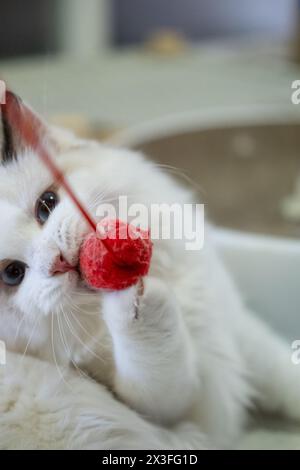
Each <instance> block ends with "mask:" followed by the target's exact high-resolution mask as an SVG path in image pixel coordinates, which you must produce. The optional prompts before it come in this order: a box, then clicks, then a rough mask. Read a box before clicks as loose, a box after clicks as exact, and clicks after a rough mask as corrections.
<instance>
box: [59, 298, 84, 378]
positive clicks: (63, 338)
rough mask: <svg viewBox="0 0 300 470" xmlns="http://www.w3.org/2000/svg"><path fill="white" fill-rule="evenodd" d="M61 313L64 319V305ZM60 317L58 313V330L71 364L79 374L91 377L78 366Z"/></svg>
mask: <svg viewBox="0 0 300 470" xmlns="http://www.w3.org/2000/svg"><path fill="white" fill-rule="evenodd" d="M61 313H62V317H63V319H64V318H65V316H64V310H63V306H61ZM59 317H60V315H57V321H58V330H59V334H60V338H61V341H62V344H63V346H64V349H65V351H66V354H67V357H68V358H69V360H70V362H71V364H72V365H73V366H74V368H75V369H76V370H77V371H78V372H79V375H80V376H81V377H84V378H87V379H89V376H88V375H87V374H86V373H85V372H84V371H83V370H82V369H81V368H80V367H79V366H78V364H77V363H76V362H75V361H74V359H73V357H72V354H71V350H70V348H69V347H68V345H67V340H66V336H65V333H64V329H63V325H62V324H61V323H60V318H59Z"/></svg>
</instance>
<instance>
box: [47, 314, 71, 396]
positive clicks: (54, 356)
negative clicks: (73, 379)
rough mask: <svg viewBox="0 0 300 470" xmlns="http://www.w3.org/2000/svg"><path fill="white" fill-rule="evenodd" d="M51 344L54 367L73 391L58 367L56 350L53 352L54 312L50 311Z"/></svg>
mask: <svg viewBox="0 0 300 470" xmlns="http://www.w3.org/2000/svg"><path fill="white" fill-rule="evenodd" d="M51 346H52V357H53V360H54V363H55V366H56V369H57V371H58V373H59V375H60V377H61V379H62V381H63V382H64V384H65V385H66V386H67V387H68V388H70V390H71V391H72V392H73V388H72V387H71V386H70V384H69V383H68V382H67V381H66V379H65V377H64V375H63V373H62V371H61V369H60V366H59V364H58V362H57V357H56V352H55V346H54V314H53V312H51Z"/></svg>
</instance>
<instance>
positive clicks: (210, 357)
mask: <svg viewBox="0 0 300 470" xmlns="http://www.w3.org/2000/svg"><path fill="white" fill-rule="evenodd" d="M53 135H54V134H53ZM53 135H52V139H53ZM55 139H56V147H55V148H56V158H57V161H58V162H59V164H60V165H61V167H62V168H63V170H64V171H65V173H66V174H67V176H68V178H69V180H70V183H71V184H72V185H73V186H74V187H75V188H76V190H77V192H78V193H79V196H80V197H81V199H82V200H83V201H84V202H85V203H86V204H87V205H88V206H89V208H90V209H91V210H92V212H93V213H94V212H95V209H96V207H97V206H98V205H99V204H101V203H105V202H112V203H115V204H117V198H118V196H119V195H128V196H129V200H130V201H132V202H140V203H143V204H145V205H146V206H147V207H149V206H150V204H151V203H162V202H164V203H165V202H167V203H170V204H172V203H175V202H179V203H181V204H183V203H187V202H191V201H193V195H192V194H191V193H190V192H189V191H187V190H185V189H182V188H181V187H179V186H178V184H177V183H175V182H174V181H173V180H172V179H171V178H170V177H169V176H168V175H167V174H165V172H163V171H162V170H161V169H159V168H158V167H157V166H155V165H154V164H153V163H151V162H149V161H147V160H146V159H145V158H144V157H143V156H142V155H140V154H138V153H134V152H130V151H127V150H118V149H112V148H108V147H106V146H103V145H100V144H96V143H93V142H83V141H79V140H77V139H75V138H73V139H70V136H69V134H68V135H67V137H66V138H64V134H63V133H61V132H58V131H56V132H55ZM52 184H53V181H52V180H51V176H50V175H49V174H48V172H47V170H45V168H44V167H43V165H42V164H41V163H40V161H39V159H38V158H37V156H36V155H35V154H34V153H33V152H32V151H29V150H27V151H25V152H24V151H23V153H22V154H19V155H18V159H17V160H16V161H14V162H11V163H9V164H7V165H6V166H3V167H2V168H0V213H1V226H2V229H1V233H0V260H1V259H11V260H15V259H17V260H21V261H23V262H25V263H26V264H27V265H28V267H29V268H28V270H27V272H26V276H25V279H24V281H23V283H22V284H21V286H19V287H18V288H16V289H8V288H4V286H0V302H1V314H0V315H1V323H0V339H2V340H4V341H5V342H6V344H7V345H8V348H9V350H11V351H15V352H17V353H20V354H24V353H26V355H29V354H30V355H33V356H36V357H38V358H39V359H41V360H42V361H43V362H39V361H38V360H34V359H30V358H25V359H24V360H23V361H22V366H21V367H18V368H17V369H16V367H15V363H16V361H17V356H14V355H9V357H8V366H7V367H4V368H0V374H1V375H0V396H1V398H0V407H1V410H2V414H1V418H0V428H1V434H0V435H1V437H0V447H2V448H20V447H23V448H32V447H33V448H34V447H39V448H54V447H61V448H66V447H70V448H133V447H136V448H142V447H146V448H155V447H157V448H158V447H160V448H166V447H167V448H176V447H177V448H178V447H181V448H183V447H184V446H185V447H187V448H200V447H203V445H204V441H203V439H202V437H201V434H200V431H201V433H204V434H205V435H206V441H207V442H208V443H209V444H207V443H206V444H205V445H206V446H207V445H211V446H218V447H228V446H232V445H233V443H234V442H235V440H236V439H237V437H238V436H239V434H240V432H241V430H242V428H243V426H244V425H245V424H246V422H247V417H248V412H249V410H252V409H253V408H255V407H259V408H262V409H263V410H266V411H271V412H282V413H284V415H286V416H287V417H290V418H296V419H300V400H299V393H300V376H299V374H298V373H297V369H296V368H295V367H294V366H293V365H292V364H291V361H290V358H289V355H288V349H287V348H285V346H284V345H283V344H282V342H281V340H280V339H278V338H277V337H276V336H275V335H274V334H273V333H272V332H271V331H269V330H268V328H267V327H266V326H264V325H263V324H261V323H260V321H259V320H258V319H256V318H255V317H254V315H252V314H251V313H249V312H247V310H246V308H245V306H244V305H243V303H242V301H241V299H240V297H239V294H238V292H237V291H236V289H235V286H234V285H233V284H232V282H231V279H230V278H229V276H228V274H227V272H226V271H225V270H224V268H223V266H222V264H221V262H220V260H219V259H218V257H217V256H216V254H215V251H214V248H213V247H212V246H211V244H210V237H209V230H210V229H209V226H208V225H207V226H206V240H205V246H204V249H203V250H201V251H198V252H195V251H193V252H188V251H186V250H185V249H184V241H178V240H176V241H174V240H173V241H172V240H170V241H165V240H161V241H155V243H154V256H153V262H152V265H151V270H150V275H149V276H148V277H147V278H146V279H145V280H144V283H145V286H144V293H141V292H140V289H139V286H137V287H132V288H130V289H127V290H125V291H121V292H106V293H103V292H89V291H87V289H86V288H85V287H84V286H83V285H82V283H81V282H80V280H79V278H78V275H77V274H76V273H74V272H72V273H67V274H64V275H60V276H55V277H53V276H52V277H51V275H50V267H51V264H52V262H53V260H54V259H55V257H56V256H57V254H58V253H59V252H62V253H63V254H64V256H65V258H66V259H67V260H69V261H70V262H72V263H73V262H76V261H77V260H78V251H79V247H80V245H81V242H82V240H83V238H84V237H85V236H86V234H87V233H88V232H89V227H88V226H87V225H86V223H85V222H84V221H83V220H82V218H81V216H80V215H79V214H78V213H77V211H76V209H75V208H74V207H73V206H72V204H71V203H70V201H69V199H68V197H67V196H66V195H65V194H64V192H63V190H61V189H59V195H60V203H59V205H58V206H57V208H56V209H55V210H54V212H53V213H52V214H51V216H50V218H49V220H48V221H47V223H46V224H45V226H44V227H43V228H41V227H40V226H39V225H38V223H37V222H36V220H35V218H34V207H35V203H36V200H37V199H38V197H39V196H40V195H41V193H42V192H44V191H45V190H47V189H48V188H49V187H50V186H51V185H52ZM137 303H138V308H136V304H137ZM48 362H49V363H48ZM51 362H52V363H53V362H54V363H55V364H56V366H54V365H51V364H50V363H51ZM70 365H71V366H72V367H73V368H75V369H76V370H75V371H74V372H71V371H70V367H69V366H70ZM85 374H88V375H90V376H93V377H94V378H95V379H96V380H97V381H98V382H99V383H101V384H103V385H105V386H106V387H108V389H109V390H110V392H108V391H106V390H105V388H103V386H101V385H97V384H92V383H90V381H89V379H88V378H87V376H84V375H85ZM80 375H82V376H83V377H81V378H80ZM69 386H70V388H71V390H69ZM111 392H113V393H114V395H115V396H116V397H117V398H113V395H112V394H111ZM119 401H120V402H123V404H121V403H120V402H119ZM131 409H132V410H136V412H137V413H138V414H137V413H135V412H134V411H131ZM142 416H143V417H144V418H142ZM151 422H152V423H156V424H151ZM185 422H191V423H194V425H195V427H192V428H189V429H190V430H189V431H186V434H185V433H184V432H183V431H182V429H181V428H179V430H178V429H176V430H173V431H172V432H171V431H170V432H168V431H163V430H162V428H161V427H160V426H161V425H163V426H166V427H167V428H170V427H172V426H178V425H179V424H180V423H185ZM34 427H36V432H32V429H33V428H34ZM184 429H187V428H184ZM2 431H5V437H3V436H4V433H3V432H2Z"/></svg>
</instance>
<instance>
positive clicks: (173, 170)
mask: <svg viewBox="0 0 300 470" xmlns="http://www.w3.org/2000/svg"><path fill="white" fill-rule="evenodd" d="M154 166H155V167H156V168H159V169H160V170H163V171H166V173H170V174H171V175H173V174H175V175H176V176H178V177H180V178H182V179H183V180H184V181H186V182H187V183H189V184H190V185H191V186H192V187H193V188H195V189H196V190H197V191H198V192H199V193H200V194H202V195H204V196H205V195H206V191H205V190H204V189H203V188H202V187H201V186H200V185H199V184H198V183H196V181H194V180H193V178H191V177H190V176H189V175H188V174H187V173H185V171H184V169H183V168H179V167H176V166H173V165H168V164H165V163H154Z"/></svg>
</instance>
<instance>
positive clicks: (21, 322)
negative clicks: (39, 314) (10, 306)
mask: <svg viewBox="0 0 300 470" xmlns="http://www.w3.org/2000/svg"><path fill="white" fill-rule="evenodd" d="M25 318H26V314H25V313H23V314H22V318H21V320H20V321H19V324H18V326H17V329H16V333H15V337H14V344H16V342H17V339H18V338H19V335H20V331H21V326H22V325H23V323H24V320H25Z"/></svg>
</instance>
